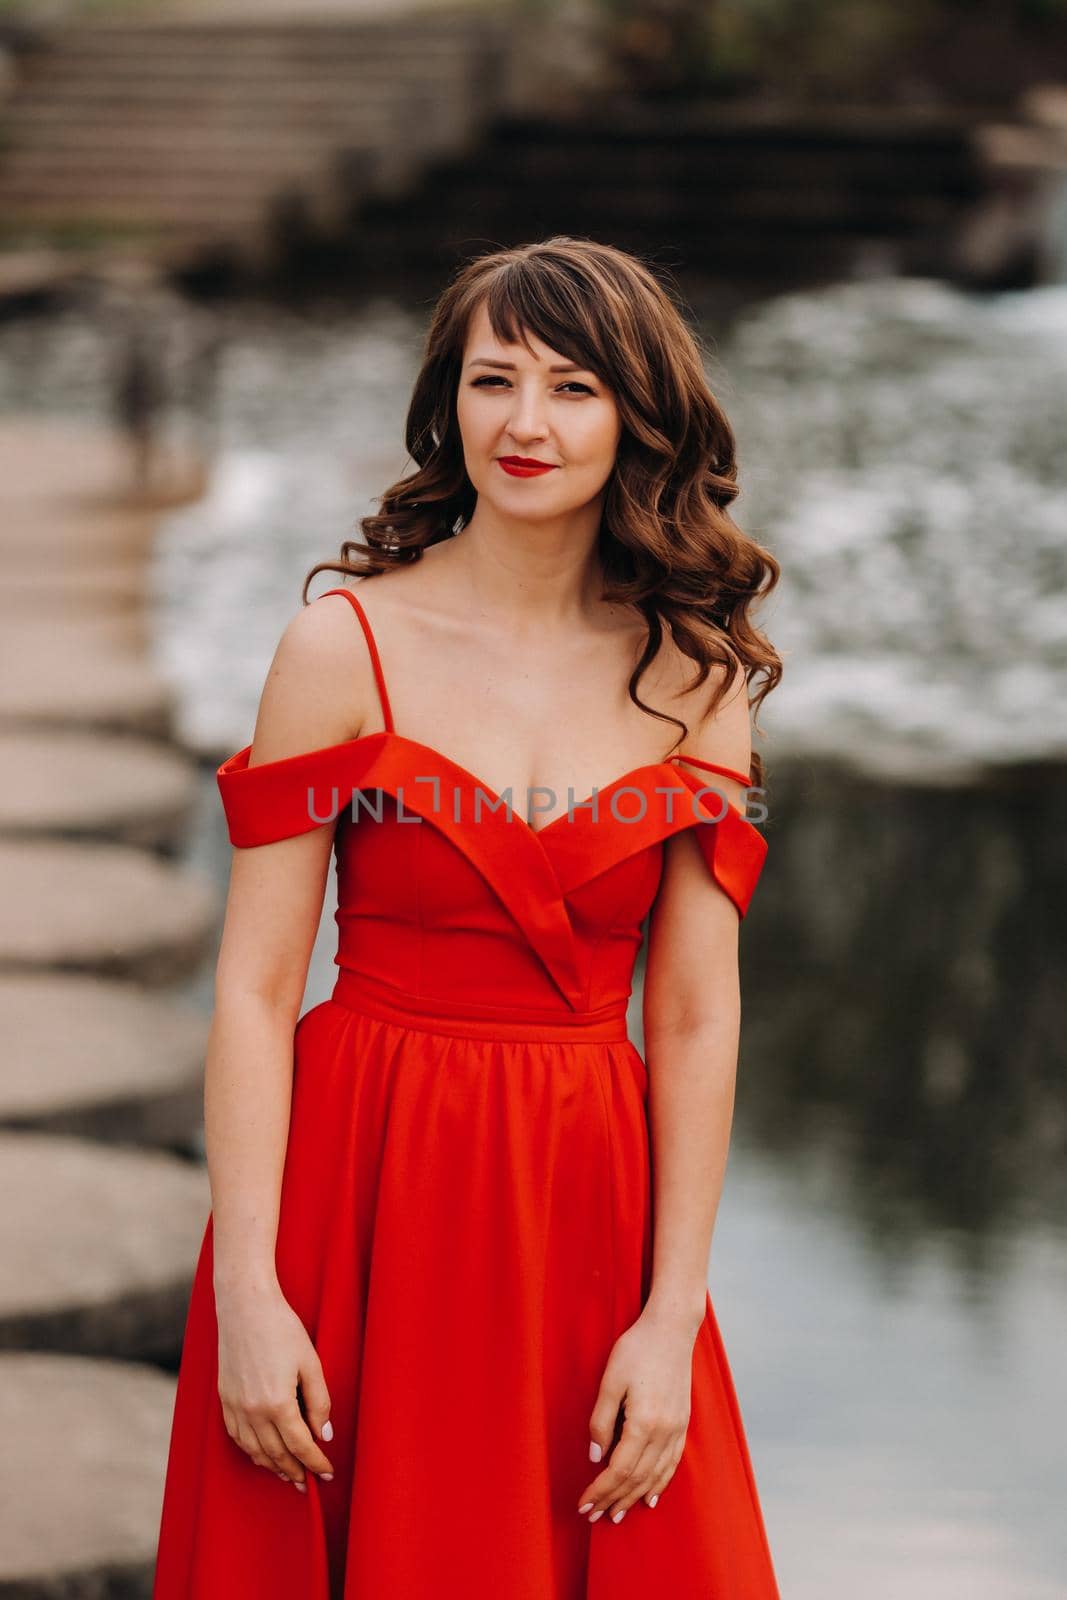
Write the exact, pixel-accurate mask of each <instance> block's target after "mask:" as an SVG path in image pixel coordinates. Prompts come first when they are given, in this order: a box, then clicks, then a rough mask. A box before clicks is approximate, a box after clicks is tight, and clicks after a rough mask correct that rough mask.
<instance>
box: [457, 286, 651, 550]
mask: <svg viewBox="0 0 1067 1600" xmlns="http://www.w3.org/2000/svg"><path fill="white" fill-rule="evenodd" d="M528 337H529V340H530V344H531V345H532V346H533V354H531V353H530V351H529V350H527V349H526V348H525V346H524V345H521V344H502V343H501V342H500V341H499V340H498V339H497V337H496V335H495V334H494V333H493V330H492V328H491V327H490V324H489V315H488V312H487V311H486V309H485V306H484V304H483V305H480V306H479V307H478V309H477V311H476V313H475V314H474V316H473V317H472V318H471V324H470V329H469V331H468V334H467V342H466V346H465V348H464V352H463V368H462V371H461V373H460V380H459V392H458V394H457V397H456V414H457V420H458V423H459V430H460V434H461V436H462V439H463V457H464V461H465V463H466V468H467V475H468V477H469V478H470V480H471V483H472V484H473V485H474V487H475V489H476V490H477V492H478V496H479V498H480V499H481V498H482V497H483V496H484V498H485V499H486V500H488V501H489V502H490V503H491V504H492V505H494V506H497V507H499V508H500V510H501V511H504V512H506V513H507V514H508V515H510V516H518V517H524V518H531V519H534V520H538V521H540V520H544V519H547V518H551V517H559V516H563V515H566V513H567V512H570V511H576V510H578V509H579V508H580V507H582V506H585V505H587V504H588V503H589V502H590V501H592V500H594V499H595V498H596V496H597V495H599V494H600V492H601V490H602V489H603V488H604V485H605V483H606V482H607V480H608V478H609V477H610V475H611V469H612V467H613V466H614V464H615V453H616V450H617V448H618V444H619V436H620V434H621V432H622V424H621V422H620V420H619V412H618V407H617V406H616V404H615V400H614V397H613V396H612V395H611V393H610V392H609V390H608V389H607V388H606V387H605V385H604V384H603V383H602V382H601V381H600V379H599V378H597V377H595V376H594V374H593V373H592V372H588V371H586V370H585V369H583V368H579V367H577V366H575V364H574V363H573V362H571V361H569V360H568V358H567V357H566V356H562V355H560V354H559V352H558V351H556V350H553V349H551V348H550V346H549V345H547V344H543V343H542V342H541V340H540V339H538V338H537V337H536V335H534V334H532V333H531V334H529V335H528ZM509 457H512V458H513V457H520V458H522V459H524V460H526V461H530V460H533V461H537V462H544V463H546V465H547V466H548V468H549V470H548V471H543V472H538V471H533V472H528V473H527V475H521V469H520V473H518V474H517V473H512V472H508V470H507V465H506V463H507V461H508V458H509ZM502 463H504V464H502Z"/></svg>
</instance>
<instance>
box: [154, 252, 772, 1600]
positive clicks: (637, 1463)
mask: <svg viewBox="0 0 1067 1600" xmlns="http://www.w3.org/2000/svg"><path fill="white" fill-rule="evenodd" d="M407 446H408V450H409V451H410V454H411V456H412V457H413V459H414V462H415V464H416V470H415V471H414V472H413V473H412V474H411V475H410V476H408V477H406V478H403V479H402V480H401V481H400V482H398V483H396V484H395V485H393V487H392V488H391V489H389V490H388V492H387V493H386V494H385V495H384V496H383V497H382V502H381V513H380V515H378V516H373V517H368V518H366V519H364V520H363V523H362V530H363V536H364V543H363V545H362V546H358V545H356V544H354V543H346V544H345V545H344V547H343V549H342V554H341V560H340V561H338V562H334V563H322V564H321V565H320V566H318V567H316V568H314V569H313V571H312V573H311V574H309V581H310V578H311V577H313V576H314V575H315V573H317V572H319V571H321V570H324V569H328V570H331V571H334V572H339V573H341V574H342V576H343V577H344V578H346V579H350V580H351V579H355V582H351V581H350V582H348V583H341V584H340V585H339V586H338V587H336V588H334V589H332V590H329V591H328V592H327V593H325V594H322V595H320V596H319V597H318V598H317V599H315V600H313V601H311V602H307V601H306V594H307V585H305V591H304V593H305V604H304V605H303V607H302V609H301V610H300V611H299V612H297V613H296V614H295V615H294V616H293V618H292V620H291V621H290V622H289V624H288V626H287V627H286V629H285V631H284V634H283V636H282V639H281V642H280V644H279V646H278V649H277V653H276V655H275V658H274V661H273V664H272V666H271V669H270V673H269V676H268V678H267V682H266V686H265V688H264V691H263V696H262V700H261V703H260V708H259V715H258V718H257V721H256V726H255V730H254V735H253V740H252V743H251V745H249V746H246V747H245V748H244V749H242V750H240V751H238V752H237V753H236V754H235V755H233V756H232V757H230V759H229V760H227V761H225V762H224V763H223V764H222V766H221V767H220V768H219V770H218V784H219V789H220V793H221V799H222V803H223V806H224V809H225V815H226V819H227V824H228V828H229V835H230V839H231V841H232V843H233V845H234V847H235V850H234V855H233V861H232V872H231V879H230V886H229V896H228V901H227V907H226V917H225V924H224V928H223V933H222V940H221V947H220V951H219V958H218V969H217V978H216V1004H215V1012H214V1019H213V1023H212V1029H211V1035H210V1040H209V1047H208V1055H207V1062H206V1083H205V1128H206V1139H207V1156H208V1167H209V1173H210V1181H211V1196H212V1208H211V1214H210V1216H209V1218H208V1220H207V1226H206V1229H205V1233H204V1241H203V1247H202V1250H201V1254H200V1259H199V1262H198V1264H197V1269H196V1276H195V1280H194V1284H193V1289H192V1297H191V1301H190V1305H189V1314H188V1322H187V1327H186V1336H185V1344H184V1347H183V1352H182V1362H181V1369H180V1374H179V1380H178V1390H177V1399H176V1404H175V1411H174V1423H173V1433H172V1438H171V1447H170V1456H169V1462H168V1469H167V1480H166V1492H165V1498H164V1505H163V1516H162V1524H161V1528H160V1538H159V1552H158V1561H157V1570H156V1582H155V1590H154V1595H155V1600H216V1597H217V1600H223V1597H225V1600H232V1597H234V1596H242V1595H255V1596H257V1600H270V1597H276V1600H283V1597H284V1600H296V1597H299V1600H446V1597H448V1600H451V1597H455V1600H638V1597H640V1600H648V1597H649V1596H652V1595H655V1596H659V1595H664V1596H670V1597H671V1600H777V1594H778V1591H777V1588H776V1584H775V1577H774V1572H773V1568H772V1562H771V1556H770V1552H769V1548H768V1542H767V1537H766V1533H765V1529H764V1523H763V1519H762V1515H761V1510H760V1504H759V1500H758V1497H757V1491H756V1484H755V1479H754V1475H753V1469H752V1465H751V1461H750V1458H749V1453H748V1449H747V1446H746V1440H745V1435H744V1431H743V1427H742V1421H741V1416H740V1412H739V1409H738V1403H737V1398H736V1395H735V1392H734V1387H733V1384H732V1381H731V1376H730V1370H729V1367H728V1364H727V1358H726V1355H725V1352H724V1350H723V1345H722V1342H721V1339H720V1335H719V1330H718V1326H717V1323H716V1320H715V1314H714V1311H713V1308H712V1303H711V1298H710V1295H709V1293H708V1288H707V1266H708V1256H709V1250H710V1244H711V1235H712V1229H713V1224H714V1219H715V1215H716V1209H717V1205H718V1200H719V1195H720V1191H721V1188H722V1184H723V1179H724V1173H725V1167H726V1160H727V1148H728V1143H729V1137H730V1127H731V1120H732V1111H733V1100H734V1085H735V1074H736V1065H737V1051H738V1039H739V1025H740V999H739V982H738V930H739V925H740V920H741V918H742V917H743V916H744V915H745V912H746V910H747V908H748V904H749V901H750V898H751V895H752V892H753V890H754V888H755V885H756V880H757V878H758V876H759V873H760V870H761V868H762V865H763V860H764V856H765V853H766V841H765V839H764V837H763V834H762V833H761V832H760V830H759V829H758V828H757V827H756V825H755V822H754V821H753V820H751V819H750V817H749V816H747V815H746V814H745V812H746V809H747V808H748V805H749V803H750V801H751V796H749V795H748V794H747V793H746V791H747V789H748V787H749V785H750V783H751V782H752V780H753V779H755V780H756V781H757V782H758V781H759V780H760V779H761V778H762V766H761V763H760V761H759V758H758V757H754V756H753V754H752V749H751V728H750V713H751V711H752V708H753V705H758V703H759V701H760V699H762V698H763V696H764V695H766V694H767V693H768V692H769V690H770V689H771V688H773V687H774V685H775V684H776V682H777V681H778V678H779V676H780V673H781V664H780V661H779V658H778V656H777V654H776V653H775V651H774V649H773V647H772V646H771V645H770V643H769V642H768V641H767V639H766V638H765V637H764V635H763V634H761V633H760V632H759V631H758V630H757V629H756V627H755V626H754V623H753V620H752V615H751V612H752V608H753V606H754V604H755V603H756V602H757V601H758V600H760V599H761V598H762V597H763V596H765V594H766V593H767V592H768V591H769V590H770V589H771V588H772V587H773V586H774V583H775V582H776V581H777V577H778V568H777V565H776V563H775V561H774V559H773V557H772V556H771V555H770V554H769V553H768V552H767V551H765V550H763V549H761V548H760V547H759V546H758V545H757V544H755V543H754V542H753V541H752V540H750V539H748V538H747V537H746V536H745V535H744V534H743V533H742V532H741V530H740V529H739V528H738V527H737V526H736V524H735V523H734V522H733V520H732V519H731V517H730V515H729V513H728V509H727V508H728V507H729V505H730V503H731V502H732V501H733V499H734V498H735V496H736V493H737V488H736V464H735V452H734V439H733V435H732V432H731V429H730V426H729V424H728V422H727V420H726V418H725V417H724V415H723V413H722V411H721V409H720V407H719V405H718V404H717V402H716V400H715V399H714V397H713V396H712V394H711V393H710V392H709V389H708V386H707V382H706V379H705V374H704V369H703V363H702V360H701V356H700V351H699V347H698V345H697V343H696V342H695V341H694V339H693V337H692V335H691V334H690V332H689V331H688V329H687V327H686V324H685V322H684V320H683V318H682V316H681V315H680V312H679V310H678V308H677V306H676V304H675V301H674V299H673V297H672V296H671V295H670V294H669V293H668V292H667V291H666V290H665V289H664V288H663V286H662V285H661V284H660V283H659V281H658V280H657V278H656V277H655V275H654V274H653V273H651V272H650V271H649V270H648V269H647V268H646V266H645V265H644V264H643V263H642V262H640V261H639V260H638V259H637V258H635V257H633V256H631V255H628V254H626V253H624V252H622V251H619V250H615V249H613V248H610V247H608V246H605V245H600V244H596V243H593V242H590V241H586V240H577V239H570V238H556V239H550V240H547V241H545V242H543V243H540V244H534V245H528V246H524V247H521V248H517V249H512V250H504V251H500V252H497V253H495V254H492V255H489V256H487V257H484V258H482V259H480V260H476V261H474V262H473V263H471V264H470V265H468V266H467V267H466V268H465V269H463V270H462V271H461V272H460V273H458V274H457V276H456V277H455V279H454V281H453V282H452V283H451V284H450V285H449V286H448V287H447V289H446V290H445V292H444V294H443V295H442V297H441V299H440V301H439V302H438V305H437V307H436V310H435V314H434V316H433V320H432V326H431V328H430V332H429V336H428V340H427V345H426V350H425V357H424V361H423V364H422V368H421V371H420V373H419V375H418V379H417V382H416V386H415V392H414V395H413V398H412V402H411V408H410V412H409V415H408V422H407ZM757 674H761V675H762V678H763V682H762V686H761V688H760V691H759V693H757V694H756V695H755V697H754V700H753V702H752V704H750V700H749V695H748V684H749V682H750V681H751V680H752V679H753V678H754V677H755V676H756V675H757ZM331 859H332V860H333V862H334V866H335V871H336V875H337V913H336V920H337V926H338V943H337V953H336V957H335V960H336V963H337V968H338V972H337V980H336V983H335V986H334V988H333V991H332V994H331V997H330V999H328V1000H325V1001H323V1002H321V1003H320V1004H318V1005H315V1006H313V1007H312V1008H311V1009H309V1010H308V1011H306V1012H304V1013H303V1015H300V1008H301V1005H302V1002H303V994H304V988H305V981H306V975H307V969H308V960H309V956H310V952H311V949H312V945H313V942H314V939H315V936H316V932H317V929H318V926H319V921H320V916H321V911H322V906H323V897H324V892H325V887H326V879H327V874H328V872H329V870H330V866H331ZM646 930H647V952H646V962H647V965H646V977H645V984H644V1054H643V1055H642V1054H641V1053H640V1052H639V1051H638V1049H637V1048H636V1046H635V1045H634V1044H633V1043H632V1042H631V1041H630V1039H629V1038H628V1036H627V1025H626V1016H627V1002H628V1000H629V998H630V995H631V987H632V977H633V971H634V964H635V960H636V957H637V954H638V951H639V949H640V947H641V944H642V940H643V938H644V937H645V935H646Z"/></svg>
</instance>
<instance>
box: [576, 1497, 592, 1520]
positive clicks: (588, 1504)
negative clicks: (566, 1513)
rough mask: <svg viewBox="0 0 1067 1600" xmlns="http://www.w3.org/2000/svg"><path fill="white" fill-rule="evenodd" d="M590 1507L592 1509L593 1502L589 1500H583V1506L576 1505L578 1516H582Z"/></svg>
mask: <svg viewBox="0 0 1067 1600" xmlns="http://www.w3.org/2000/svg"><path fill="white" fill-rule="evenodd" d="M592 1509H593V1502H592V1501H591V1500H587V1501H586V1502H585V1505H584V1506H579V1507H578V1515H579V1516H580V1517H584V1516H585V1514H586V1512H587V1511H592Z"/></svg>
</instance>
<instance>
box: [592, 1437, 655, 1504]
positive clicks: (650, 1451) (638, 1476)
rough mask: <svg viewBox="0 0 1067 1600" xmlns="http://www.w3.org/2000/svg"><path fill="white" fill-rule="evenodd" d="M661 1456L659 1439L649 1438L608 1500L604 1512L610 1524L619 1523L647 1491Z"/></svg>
mask: <svg viewBox="0 0 1067 1600" xmlns="http://www.w3.org/2000/svg"><path fill="white" fill-rule="evenodd" d="M661 1454H662V1444H661V1441H660V1440H659V1438H658V1437H657V1438H650V1439H649V1440H648V1443H647V1444H646V1446H645V1448H644V1450H642V1452H641V1454H640V1456H639V1457H638V1458H637V1460H636V1461H635V1462H634V1465H633V1469H632V1471H631V1472H630V1474H629V1476H628V1477H627V1478H626V1479H625V1481H624V1482H623V1483H622V1484H621V1485H620V1486H619V1488H618V1489H616V1490H615V1492H614V1494H613V1495H611V1497H610V1498H609V1501H608V1504H607V1506H606V1507H605V1510H606V1513H607V1515H608V1516H609V1517H610V1518H611V1520H612V1522H621V1521H622V1519H623V1517H624V1516H625V1515H626V1513H627V1511H629V1509H630V1507H631V1506H632V1505H633V1504H634V1502H635V1501H637V1500H640V1498H641V1496H642V1495H643V1494H644V1493H645V1491H646V1490H647V1489H648V1487H649V1485H650V1484H651V1482H652V1470H653V1468H654V1466H655V1464H656V1462H657V1461H658V1460H659V1457H660V1455H661Z"/></svg>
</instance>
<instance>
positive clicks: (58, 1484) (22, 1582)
mask: <svg viewBox="0 0 1067 1600" xmlns="http://www.w3.org/2000/svg"><path fill="white" fill-rule="evenodd" d="M174 1391H175V1380H174V1378H173V1377H171V1376H170V1375H169V1374H168V1373H166V1372H161V1371H160V1370H159V1369H158V1368H157V1367H152V1366H148V1365H146V1364H144V1363H141V1362H122V1361H101V1360H91V1359H88V1358H86V1357H84V1356H68V1355H53V1354H48V1353H43V1352H36V1351H17V1352H9V1353H6V1354H4V1355H0V1429H2V1431H3V1437H4V1439H5V1441H6V1446H5V1449H4V1451H3V1454H2V1456H0V1506H3V1513H2V1516H3V1537H2V1538H0V1593H3V1594H5V1595H8V1596H11V1597H12V1600H31V1597H32V1600H59V1597H60V1596H63V1597H64V1600H74V1596H90V1595H91V1596H93V1597H94V1600H120V1597H122V1600H134V1597H135V1596H141V1597H147V1596H148V1595H149V1594H150V1592H151V1587H152V1571H153V1568H154V1565H155V1553H156V1543H157V1540H158V1537H159V1517H160V1508H161V1506H162V1501H163V1482H164V1477H165V1474H166V1466H167V1449H168V1444H169V1440H170V1430H171V1423H172V1421H173V1416H174Z"/></svg>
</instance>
